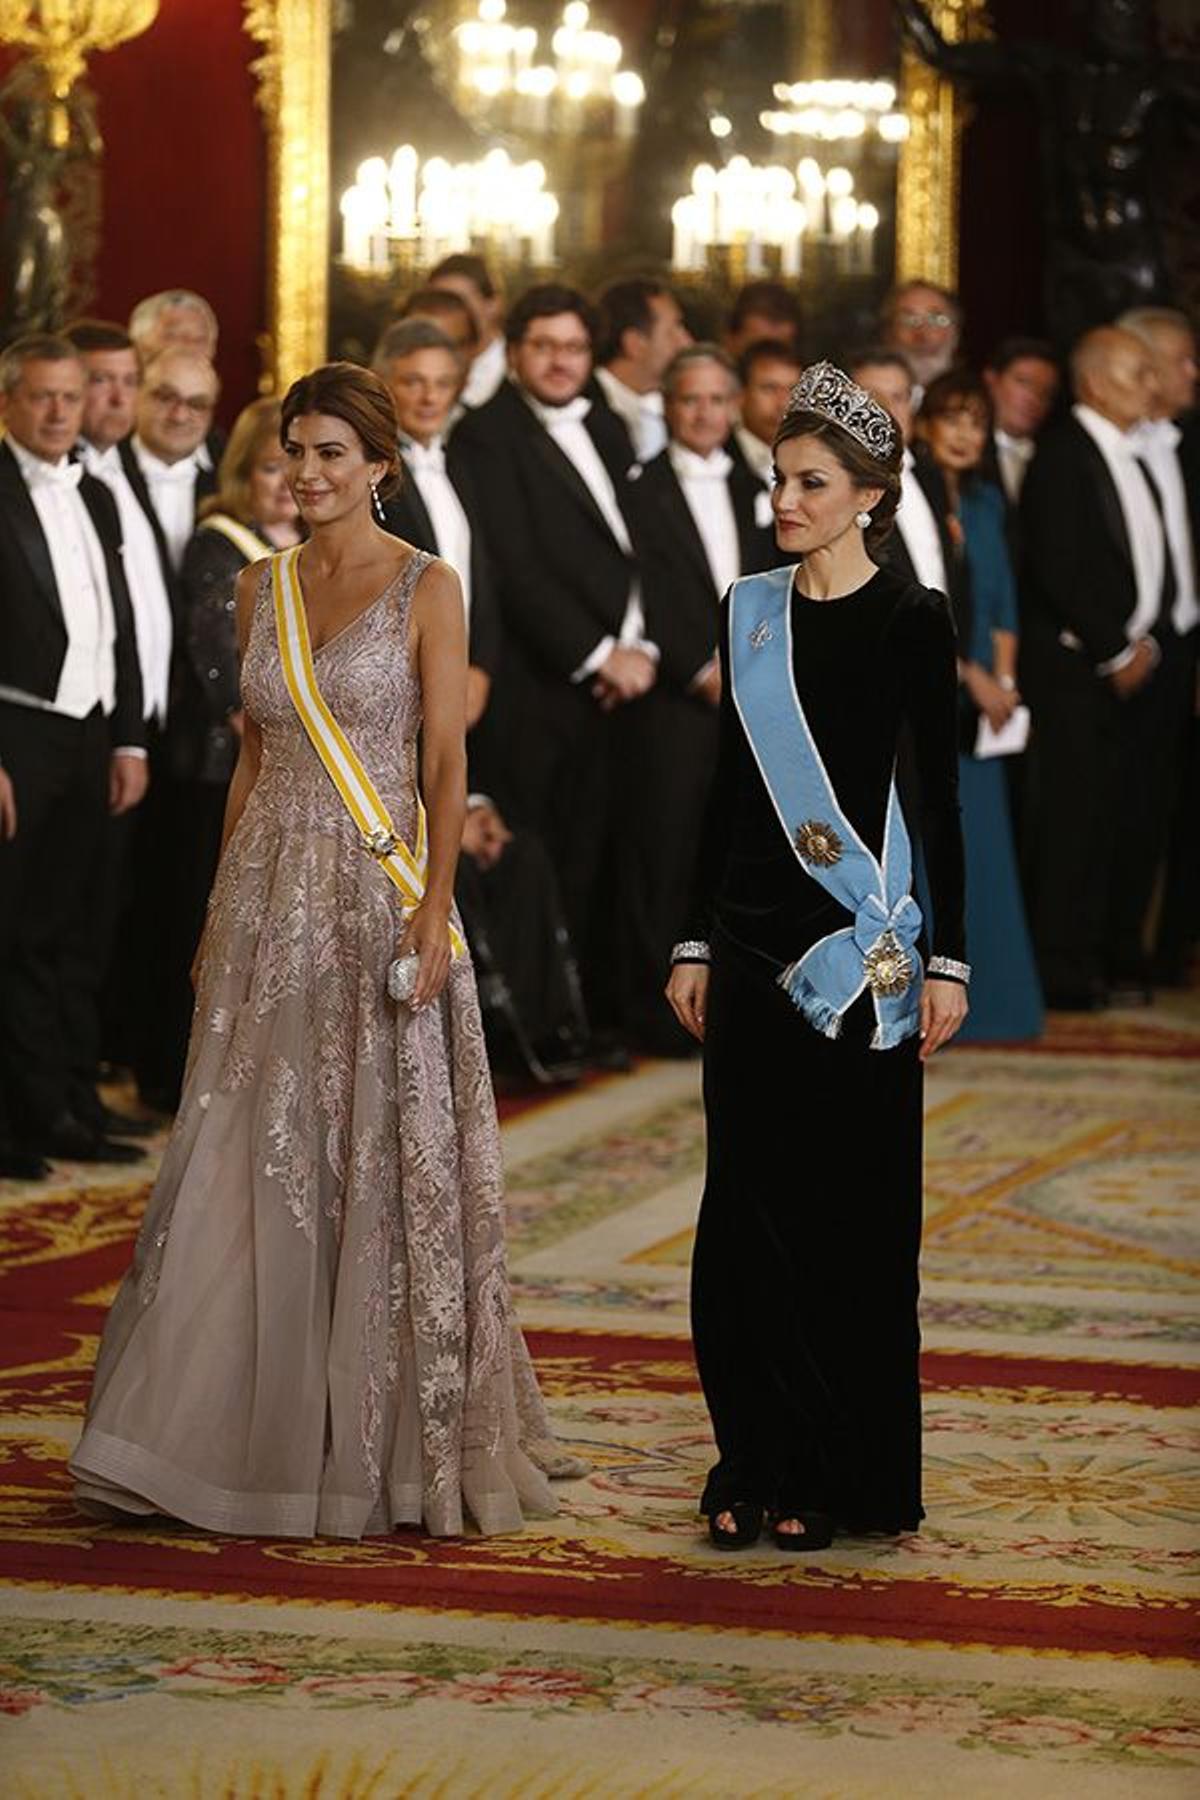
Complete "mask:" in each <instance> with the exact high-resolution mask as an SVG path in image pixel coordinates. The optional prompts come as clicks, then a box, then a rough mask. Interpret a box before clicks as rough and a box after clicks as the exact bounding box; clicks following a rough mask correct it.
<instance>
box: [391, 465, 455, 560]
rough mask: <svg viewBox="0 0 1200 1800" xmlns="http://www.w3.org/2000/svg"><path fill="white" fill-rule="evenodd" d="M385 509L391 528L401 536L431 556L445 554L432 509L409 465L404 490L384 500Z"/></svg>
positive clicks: (405, 470) (401, 485)
mask: <svg viewBox="0 0 1200 1800" xmlns="http://www.w3.org/2000/svg"><path fill="white" fill-rule="evenodd" d="M384 511H385V513H386V515H387V527H388V530H389V531H394V532H395V533H396V535H397V537H402V538H407V539H408V541H409V543H410V544H413V545H414V546H415V547H416V548H417V549H418V550H427V551H428V552H429V553H430V555H431V556H440V555H441V550H442V547H441V545H440V544H439V543H438V541H437V533H436V532H435V531H434V529H433V520H432V519H431V518H430V516H429V508H428V507H427V506H426V504H425V501H424V499H423V497H422V494H421V490H420V488H419V487H418V486H417V478H416V476H415V475H414V474H413V472H412V470H411V469H410V468H409V467H408V465H407V464H405V468H404V479H403V481H402V482H401V484H400V490H399V492H398V493H395V494H393V495H392V496H391V498H390V499H388V500H385V501H384Z"/></svg>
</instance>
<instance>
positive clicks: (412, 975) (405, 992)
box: [387, 952, 421, 1006]
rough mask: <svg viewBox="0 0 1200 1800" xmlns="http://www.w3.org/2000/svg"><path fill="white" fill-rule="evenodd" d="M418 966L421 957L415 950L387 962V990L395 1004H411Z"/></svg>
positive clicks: (415, 989)
mask: <svg viewBox="0 0 1200 1800" xmlns="http://www.w3.org/2000/svg"><path fill="white" fill-rule="evenodd" d="M420 968H421V959H420V957H419V956H417V955H416V954H415V952H413V953H410V954H409V955H408V956H398V957H397V958H396V960H395V962H390V963H389V964H388V972H387V991H388V993H389V994H390V995H391V997H392V999H393V1000H394V1001H395V1002H396V1004H397V1006H411V1004H412V997H413V995H414V994H415V993H416V991H417V975H418V974H419V972H420Z"/></svg>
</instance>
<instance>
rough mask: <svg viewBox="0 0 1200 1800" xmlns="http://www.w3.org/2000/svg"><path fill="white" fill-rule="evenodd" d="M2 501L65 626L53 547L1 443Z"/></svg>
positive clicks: (49, 603)
mask: <svg viewBox="0 0 1200 1800" xmlns="http://www.w3.org/2000/svg"><path fill="white" fill-rule="evenodd" d="M0 503H2V504H3V505H4V507H5V510H6V511H7V513H8V515H9V520H10V522H11V525H12V531H13V536H14V537H15V538H16V540H17V542H18V543H19V544H20V546H21V552H22V554H23V555H24V557H25V560H26V561H27V562H28V564H29V568H30V572H31V574H32V575H33V580H34V585H35V586H36V588H37V590H38V592H39V593H40V594H42V595H44V597H45V600H46V604H47V606H49V607H50V609H51V611H52V612H53V613H54V616H55V618H56V619H57V620H58V622H59V624H60V625H62V626H63V627H64V629H65V626H66V620H65V619H64V617H63V609H62V602H61V600H60V599H59V595H58V583H57V582H56V581H55V579H54V565H53V563H52V562H51V560H50V546H49V545H48V544H47V542H46V534H45V532H44V531H43V530H42V521H41V520H40V519H39V518H38V514H37V508H36V507H35V506H34V504H33V501H32V499H31V498H30V495H29V489H28V488H27V487H26V486H25V478H24V476H23V475H22V474H21V470H20V466H19V464H18V462H17V459H16V457H15V456H14V455H13V453H12V451H11V450H10V449H9V447H8V445H7V444H4V443H0Z"/></svg>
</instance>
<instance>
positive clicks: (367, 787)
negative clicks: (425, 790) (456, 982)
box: [271, 544, 466, 956]
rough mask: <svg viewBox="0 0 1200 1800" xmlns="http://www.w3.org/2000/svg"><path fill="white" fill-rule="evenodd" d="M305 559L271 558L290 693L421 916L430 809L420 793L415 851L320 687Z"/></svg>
mask: <svg viewBox="0 0 1200 1800" xmlns="http://www.w3.org/2000/svg"><path fill="white" fill-rule="evenodd" d="M299 554H300V546H299V545H298V544H297V545H295V546H294V547H293V548H292V549H290V550H283V551H280V552H279V554H278V555H277V556H274V557H272V559H271V588H272V593H273V596H274V601H275V630H276V634H277V636H278V639H279V656H280V660H281V661H282V663H283V677H284V680H285V681H286V682H287V689H288V693H289V694H290V695H291V697H292V705H293V706H294V707H295V708H296V711H297V712H298V713H299V715H300V723H301V724H302V725H303V727H304V729H305V731H306V732H307V733H308V737H309V742H310V743H311V744H312V747H313V749H314V750H315V751H316V753H317V755H318V756H319V757H320V759H321V762H322V764H323V765H324V769H325V773H326V774H327V775H328V777H329V779H330V781H332V783H333V785H334V787H335V788H336V789H337V791H338V793H339V794H340V795H341V798H342V804H343V805H344V806H345V808H346V811H347V812H348V813H349V814H350V817H351V818H352V819H353V820H354V823H355V824H356V825H357V827H358V830H359V834H360V836H361V837H362V843H363V848H364V850H366V851H368V852H369V854H370V855H371V856H373V857H374V858H375V860H376V861H377V862H378V864H379V866H380V868H381V869H382V870H383V872H384V874H385V875H386V876H387V877H388V880H389V881H391V882H392V883H393V884H394V885H395V887H396V888H398V890H399V892H400V898H401V901H402V910H403V911H404V912H405V913H410V912H415V910H416V908H417V907H418V906H420V904H421V901H422V900H423V898H424V896H425V874H426V870H427V868H428V866H429V851H428V845H427V841H426V826H425V807H424V805H423V803H422V801H421V797H420V795H419V794H418V796H417V842H416V847H415V849H413V850H410V849H409V847H408V845H407V844H406V843H405V842H404V840H403V838H401V837H398V836H397V834H396V830H395V827H394V826H393V824H392V821H391V818H390V816H389V814H388V810H387V807H386V806H385V805H384V804H383V801H382V800H381V799H380V797H379V794H378V793H377V792H376V789H375V786H374V783H373V782H372V780H371V777H370V776H369V775H368V774H367V772H366V770H365V769H364V768H363V766H362V764H361V763H360V762H359V760H358V757H357V756H356V755H355V753H354V750H353V748H352V747H351V745H350V743H349V740H348V739H347V737H346V735H345V733H344V732H343V730H342V728H341V726H340V725H339V724H338V722H337V720H336V719H335V718H334V716H333V714H332V713H331V712H330V710H329V708H328V706H327V705H326V704H325V701H324V699H323V698H322V695H321V690H320V688H319V687H318V686H317V674H316V670H315V668H314V667H313V659H312V646H311V644H310V643H309V637H308V621H307V618H306V617H305V612H304V600H303V597H302V595H301V593H300V580H299V575H298V572H297V569H296V558H297V557H298V556H299ZM450 948H451V951H452V952H453V954H454V955H455V956H461V955H463V954H464V952H465V950H466V945H465V944H464V943H463V940H462V938H461V936H460V935H459V933H458V932H457V931H456V930H455V928H454V926H453V925H451V927H450Z"/></svg>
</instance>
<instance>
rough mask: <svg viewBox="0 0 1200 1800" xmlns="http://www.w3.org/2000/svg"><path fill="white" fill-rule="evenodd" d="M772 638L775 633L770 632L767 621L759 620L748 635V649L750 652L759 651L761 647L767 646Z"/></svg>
mask: <svg viewBox="0 0 1200 1800" xmlns="http://www.w3.org/2000/svg"><path fill="white" fill-rule="evenodd" d="M774 636H775V633H774V632H773V631H772V630H771V627H770V626H769V625H768V624H767V621H766V620H765V619H760V620H759V621H758V624H757V625H756V626H755V627H754V630H753V631H752V632H751V633H750V648H751V649H752V650H761V649H762V647H763V645H764V644H769V643H770V642H771V639H772V638H773V637H774Z"/></svg>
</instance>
